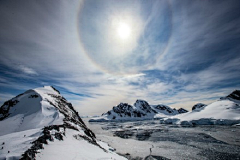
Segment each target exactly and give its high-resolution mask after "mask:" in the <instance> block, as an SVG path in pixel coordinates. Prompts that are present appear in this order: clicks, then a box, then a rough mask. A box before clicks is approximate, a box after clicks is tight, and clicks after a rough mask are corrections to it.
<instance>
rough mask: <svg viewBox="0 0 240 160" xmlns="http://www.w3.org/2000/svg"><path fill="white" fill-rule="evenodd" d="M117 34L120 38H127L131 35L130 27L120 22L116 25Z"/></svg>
mask: <svg viewBox="0 0 240 160" xmlns="http://www.w3.org/2000/svg"><path fill="white" fill-rule="evenodd" d="M117 34H118V36H119V37H120V38H121V39H127V38H129V37H130V35H131V28H130V26H129V25H128V24H127V23H120V24H119V25H118V27H117Z"/></svg>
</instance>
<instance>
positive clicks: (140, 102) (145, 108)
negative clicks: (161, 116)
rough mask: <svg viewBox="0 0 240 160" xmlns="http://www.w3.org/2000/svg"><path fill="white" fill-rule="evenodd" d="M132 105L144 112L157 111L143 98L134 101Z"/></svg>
mask: <svg viewBox="0 0 240 160" xmlns="http://www.w3.org/2000/svg"><path fill="white" fill-rule="evenodd" d="M134 106H135V107H136V108H139V109H140V110H142V111H143V112H145V113H157V112H156V111H155V110H153V109H152V108H151V106H150V105H149V104H148V103H147V102H146V101H144V100H137V101H136V102H135V103H134Z"/></svg>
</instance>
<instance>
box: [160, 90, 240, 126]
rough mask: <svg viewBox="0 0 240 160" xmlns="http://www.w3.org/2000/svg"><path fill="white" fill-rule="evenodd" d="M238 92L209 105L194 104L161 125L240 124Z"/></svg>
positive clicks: (163, 121) (166, 119) (239, 95)
mask: <svg viewBox="0 0 240 160" xmlns="http://www.w3.org/2000/svg"><path fill="white" fill-rule="evenodd" d="M239 97H240V91H239V90H236V91H234V92H232V93H231V94H229V95H228V96H226V97H222V98H220V100H218V101H216V102H213V103H211V104H209V105H207V106H206V105H204V104H196V105H194V106H193V110H192V111H191V112H188V113H184V114H181V115H175V116H173V117H170V118H164V119H163V120H162V121H161V122H162V123H169V124H182V125H195V124H211V125H212V124H219V125H233V124H238V123H240V98H239Z"/></svg>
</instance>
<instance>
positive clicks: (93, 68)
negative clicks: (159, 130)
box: [0, 0, 240, 115]
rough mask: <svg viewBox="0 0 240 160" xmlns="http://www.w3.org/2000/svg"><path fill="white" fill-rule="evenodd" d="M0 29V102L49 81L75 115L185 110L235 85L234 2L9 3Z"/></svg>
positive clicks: (238, 76) (1, 11)
mask: <svg viewBox="0 0 240 160" xmlns="http://www.w3.org/2000/svg"><path fill="white" fill-rule="evenodd" d="M0 24H1V25H0V54H1V55H0V56H1V58H0V104H2V103H3V102H4V101H6V100H8V99H10V98H12V97H14V96H16V95H17V94H20V93H22V92H24V91H25V90H28V89H32V88H36V87H41V86H44V85H52V86H54V87H56V88H57V89H59V90H60V92H61V93H62V95H63V96H64V97H66V98H67V99H68V100H69V101H70V102H72V103H73V105H74V106H75V107H76V108H77V110H78V111H79V113H81V114H82V115H95V114H101V113H103V112H106V111H107V110H109V109H111V108H112V106H114V105H117V104H118V103H120V102H127V103H130V104H133V103H134V102H135V100H136V99H144V100H147V101H148V102H149V103H150V104H160V103H161V104H167V105H170V106H171V107H175V108H180V107H183V108H186V109H190V108H191V107H192V106H193V105H194V104H195V103H198V102H202V103H206V104H209V103H211V102H213V101H215V100H217V99H218V98H219V97H221V96H225V95H227V94H229V93H231V92H232V91H233V90H235V89H239V88H240V63H239V62H240V27H239V26H240V2H239V1H238V0H230V1H200V0H199V1H191V0H182V1H171V0H169V1H167V0H162V1H154V0H150V1H144V0H142V1H124V0H123V1H112V0H111V1H107V0H105V1H93V0H88V1H81V0H79V1H77V0H75V1H64V0H62V1H58V2H56V1H51V0H50V1H32V0H23V1H13V0H9V1H1V2H0ZM121 24H125V25H126V26H127V27H128V29H129V30H130V31H129V33H130V34H129V35H128V36H127V37H126V38H121V37H120V36H119V34H118V29H119V26H121Z"/></svg>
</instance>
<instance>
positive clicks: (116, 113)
mask: <svg viewBox="0 0 240 160" xmlns="http://www.w3.org/2000/svg"><path fill="white" fill-rule="evenodd" d="M186 112H188V111H187V110H185V109H183V108H180V109H178V110H176V109H175V108H174V109H172V108H171V107H169V106H167V105H163V104H158V105H149V104H148V102H147V101H144V100H137V101H136V102H135V103H134V105H133V106H132V105H129V104H128V103H120V104H119V105H117V106H114V107H113V109H112V110H110V111H108V112H106V113H103V114H102V116H100V117H95V118H92V119H90V120H89V121H90V122H96V121H118V120H144V119H145V120H146V119H153V118H156V117H162V116H173V115H177V114H182V113H186Z"/></svg>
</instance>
